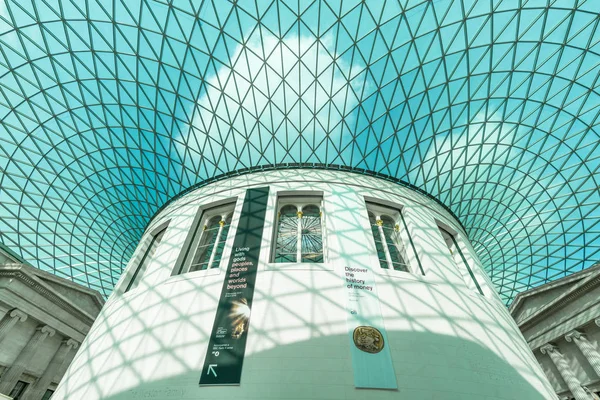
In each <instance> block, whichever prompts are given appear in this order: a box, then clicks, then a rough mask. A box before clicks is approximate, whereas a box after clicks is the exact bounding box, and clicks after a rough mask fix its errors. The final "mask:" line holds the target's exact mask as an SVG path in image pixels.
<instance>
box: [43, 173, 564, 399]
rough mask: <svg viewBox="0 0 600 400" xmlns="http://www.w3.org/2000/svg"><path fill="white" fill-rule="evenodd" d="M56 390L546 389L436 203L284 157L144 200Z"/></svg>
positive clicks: (234, 393)
mask: <svg viewBox="0 0 600 400" xmlns="http://www.w3.org/2000/svg"><path fill="white" fill-rule="evenodd" d="M54 398H55V399H90V400H91V399H114V400H116V399H138V398H140V399H141V398H161V399H168V398H178V399H197V398H203V399H226V398H228V399H231V398H235V399H258V398H260V399H265V398H273V399H292V398H293V399H364V398H369V399H399V398H402V399H408V398H410V399H432V398H439V399H445V400H452V399H456V400H459V399H460V400H469V399H472V400H475V399H477V400H481V399H519V400H523V399H540V400H541V399H544V400H546V399H554V398H555V395H554V391H553V389H552V386H551V385H550V384H549V382H548V381H547V379H546V377H545V376H544V374H543V372H542V370H541V368H540V367H539V365H538V363H537V362H536V359H535V358H534V357H533V355H532V353H531V351H530V350H529V348H528V346H527V343H526V342H525V341H524V340H523V337H522V335H521V333H520V332H519V329H518V327H517V326H516V324H515V323H514V321H513V320H512V318H511V317H510V315H509V313H508V311H507V310H506V307H505V306H504V304H503V303H502V302H501V301H500V299H499V297H498V295H497V294H496V293H495V291H494V289H493V287H492V285H491V283H490V281H489V278H488V277H487V276H486V275H485V273H484V272H483V270H482V268H481V265H480V262H479V260H478V259H477V257H476V255H475V253H474V251H473V248H472V246H471V244H470V243H469V241H468V240H467V236H466V234H465V232H464V230H463V228H462V226H461V225H460V224H459V223H458V222H457V221H456V219H455V218H454V216H453V215H452V214H451V213H450V212H448V211H447V209H446V208H444V207H443V206H441V205H440V204H439V203H438V202H436V201H435V200H433V199H432V198H430V197H427V196H425V195H423V194H421V193H419V192H417V191H415V190H413V189H411V188H409V187H404V186H401V185H398V184H397V183H393V182H389V181H385V180H382V179H377V178H374V177H368V176H364V175H359V174H354V173H349V172H342V171H320V170H303V169H297V170H277V171H269V172H261V173H252V174H245V175H239V176H236V177H230V178H228V179H223V180H220V181H217V182H215V183H212V184H210V185H207V186H204V187H202V188H199V189H196V190H194V191H192V192H190V193H187V194H185V195H182V196H180V197H178V198H177V199H176V200H174V201H172V202H171V203H169V204H168V205H167V206H166V207H165V208H163V209H162V210H161V211H160V212H159V213H158V214H157V215H155V217H154V218H153V220H152V221H151V223H150V224H149V226H148V227H147V229H146V232H145V234H144V235H143V237H142V239H141V241H140V243H139V246H138V247H137V249H136V251H135V253H134V256H133V257H132V259H131V261H130V262H129V264H128V266H127V268H126V270H125V271H124V273H123V275H122V277H121V279H120V281H119V283H118V284H117V285H116V289H115V291H114V293H113V294H112V295H111V296H110V298H109V299H108V300H107V303H106V305H105V306H104V308H103V310H102V311H101V312H100V314H99V317H98V319H97V320H96V322H95V324H94V326H93V327H92V329H91V331H90V334H89V335H88V336H87V338H86V339H85V340H84V341H83V343H82V344H81V349H80V351H79V352H78V354H77V356H76V357H75V359H74V360H73V363H72V364H71V365H70V367H69V369H68V371H67V372H66V374H65V377H64V379H63V380H62V381H61V384H60V385H59V387H58V388H57V391H56V393H55V397H54Z"/></svg>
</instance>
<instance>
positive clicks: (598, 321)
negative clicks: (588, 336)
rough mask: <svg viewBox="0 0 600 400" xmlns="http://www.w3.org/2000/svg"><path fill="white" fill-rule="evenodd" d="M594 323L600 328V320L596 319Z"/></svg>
mask: <svg viewBox="0 0 600 400" xmlns="http://www.w3.org/2000/svg"><path fill="white" fill-rule="evenodd" d="M594 323H595V324H596V325H597V326H600V318H596V319H595V320H594Z"/></svg>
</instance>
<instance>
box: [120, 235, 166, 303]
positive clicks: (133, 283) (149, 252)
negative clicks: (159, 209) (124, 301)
mask: <svg viewBox="0 0 600 400" xmlns="http://www.w3.org/2000/svg"><path fill="white" fill-rule="evenodd" d="M166 230H167V228H165V229H163V230H162V231H160V232H158V233H157V234H156V235H154V237H152V240H151V242H150V244H149V245H148V249H146V254H144V257H142V260H141V261H140V264H139V265H138V267H137V268H136V270H135V272H134V273H133V277H131V280H130V281H129V284H128V285H127V289H125V292H128V291H130V290H132V289H135V288H136V287H137V286H138V284H139V283H140V280H141V278H142V276H143V274H144V271H146V268H148V264H150V261H151V260H152V259H153V258H154V253H156V249H157V248H158V245H159V244H160V241H161V240H162V237H163V235H164V234H165V232H166Z"/></svg>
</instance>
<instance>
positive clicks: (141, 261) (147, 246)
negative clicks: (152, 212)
mask: <svg viewBox="0 0 600 400" xmlns="http://www.w3.org/2000/svg"><path fill="white" fill-rule="evenodd" d="M170 222H171V220H168V221H165V222H163V223H161V224H158V225H157V226H155V227H154V228H153V229H152V230H151V231H150V232H149V233H148V234H146V235H145V237H143V238H142V240H141V243H143V245H142V246H141V248H140V250H139V252H138V254H137V256H136V259H135V269H134V270H133V273H132V274H127V278H128V279H125V280H124V281H123V282H127V284H125V283H123V284H122V286H121V287H123V286H125V289H123V290H122V294H126V293H129V292H131V291H134V290H135V289H136V288H137V287H138V286H139V284H140V282H141V279H142V278H143V276H144V274H145V272H146V271H147V270H148V266H149V265H150V263H151V262H152V260H153V259H154V257H155V256H156V251H155V252H154V253H153V254H152V255H151V256H150V258H148V255H149V254H150V252H151V251H152V248H153V245H154V243H155V242H156V240H157V237H158V236H159V235H160V239H159V241H158V243H157V244H156V249H158V247H159V246H160V244H161V243H162V240H163V238H164V235H165V234H166V233H167V229H168V228H169V223H170ZM128 271H131V268H129V269H128ZM134 284H135V285H134Z"/></svg>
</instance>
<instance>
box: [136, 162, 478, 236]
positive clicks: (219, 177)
mask: <svg viewBox="0 0 600 400" xmlns="http://www.w3.org/2000/svg"><path fill="white" fill-rule="evenodd" d="M284 169H288V170H289V169H320V170H329V171H344V172H351V173H354V174H359V175H366V176H370V177H374V178H379V179H383V180H386V181H389V182H393V183H395V184H398V185H400V186H404V187H406V188H409V189H411V190H413V191H415V192H417V193H419V194H421V195H423V196H425V197H427V198H429V199H431V200H433V201H435V202H436V203H437V204H439V205H440V206H441V207H442V208H443V209H444V210H445V211H446V212H448V213H449V214H450V215H451V216H452V217H453V218H454V219H455V220H456V221H457V222H458V224H459V225H460V227H461V228H462V230H463V231H464V232H465V233H466V232H467V230H466V229H465V227H464V225H463V224H462V221H461V220H460V218H458V216H457V215H456V214H454V212H452V210H451V209H450V208H449V207H448V206H446V205H445V204H444V203H442V202H441V201H440V200H439V199H438V198H436V197H435V196H433V195H431V194H429V193H428V192H426V191H425V190H423V189H421V188H419V187H417V186H415V185H412V184H410V183H408V182H405V181H403V180H401V179H398V178H394V177H392V176H390V175H386V174H382V173H381V172H375V171H372V170H369V169H364V168H354V167H349V166H346V165H339V164H324V163H280V164H264V165H257V166H254V167H249V168H241V169H237V170H234V171H230V172H227V173H224V174H220V175H215V176H214V177H212V178H208V179H205V180H203V181H202V182H199V183H197V184H195V185H193V186H190V187H189V188H187V189H185V190H182V191H181V192H179V193H178V194H177V195H175V196H173V197H172V198H171V199H169V200H168V201H167V202H166V203H165V204H163V205H162V206H161V207H160V208H159V209H158V210H156V212H155V213H154V215H152V217H150V219H149V220H148V223H147V224H146V226H145V227H144V232H146V230H147V229H148V227H149V226H150V225H151V224H152V221H154V218H156V216H157V215H159V214H160V213H161V212H162V211H163V210H165V209H166V208H167V207H168V206H169V205H171V204H172V203H173V202H175V201H176V200H178V199H180V198H182V197H183V196H185V195H187V194H189V193H191V192H193V191H194V190H196V189H199V188H201V187H204V186H208V185H210V184H211V183H215V182H218V181H222V180H224V179H228V178H232V177H236V176H241V175H247V174H252V173H255V172H265V171H276V170H284Z"/></svg>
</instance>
